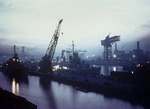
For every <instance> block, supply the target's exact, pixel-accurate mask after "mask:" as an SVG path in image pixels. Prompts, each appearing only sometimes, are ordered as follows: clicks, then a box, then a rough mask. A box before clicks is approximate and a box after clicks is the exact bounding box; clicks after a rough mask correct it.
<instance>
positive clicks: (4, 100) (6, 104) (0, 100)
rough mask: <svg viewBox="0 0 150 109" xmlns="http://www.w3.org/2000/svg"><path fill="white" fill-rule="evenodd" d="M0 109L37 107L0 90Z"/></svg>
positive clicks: (29, 108)
mask: <svg viewBox="0 0 150 109" xmlns="http://www.w3.org/2000/svg"><path fill="white" fill-rule="evenodd" d="M0 109H37V106H36V105H34V104H32V103H31V102H29V101H27V100H26V99H25V98H23V97H20V96H16V95H15V94H13V93H10V92H8V91H6V90H3V89H2V88H0Z"/></svg>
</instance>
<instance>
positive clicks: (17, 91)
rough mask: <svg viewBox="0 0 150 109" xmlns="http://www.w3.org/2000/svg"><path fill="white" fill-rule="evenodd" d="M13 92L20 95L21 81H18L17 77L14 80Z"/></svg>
mask: <svg viewBox="0 0 150 109" xmlns="http://www.w3.org/2000/svg"><path fill="white" fill-rule="evenodd" d="M12 93H14V94H16V95H19V83H16V81H15V78H13V81H12Z"/></svg>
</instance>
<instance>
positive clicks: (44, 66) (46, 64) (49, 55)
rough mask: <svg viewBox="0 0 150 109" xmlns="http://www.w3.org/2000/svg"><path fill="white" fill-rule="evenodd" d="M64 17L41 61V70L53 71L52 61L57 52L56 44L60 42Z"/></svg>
mask: <svg viewBox="0 0 150 109" xmlns="http://www.w3.org/2000/svg"><path fill="white" fill-rule="evenodd" d="M62 21H63V19H61V20H60V21H59V23H58V25H57V27H56V29H55V32H54V34H53V37H52V39H51V41H50V43H49V46H48V48H47V50H46V53H45V55H44V56H43V57H42V59H41V61H40V62H39V65H40V72H43V73H47V72H52V68H51V62H52V59H53V56H54V53H55V49H56V45H57V42H58V38H59V35H60V26H61V22H62Z"/></svg>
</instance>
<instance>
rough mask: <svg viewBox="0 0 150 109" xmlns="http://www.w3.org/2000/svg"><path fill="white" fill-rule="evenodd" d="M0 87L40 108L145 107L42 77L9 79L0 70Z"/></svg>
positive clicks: (128, 108)
mask: <svg viewBox="0 0 150 109" xmlns="http://www.w3.org/2000/svg"><path fill="white" fill-rule="evenodd" d="M0 81H1V82H0V87H2V88H3V89H5V90H8V91H9V92H12V93H14V94H16V95H20V96H22V97H25V98H26V99H27V100H29V101H31V102H32V103H34V104H36V105H37V106H38V109H144V107H142V106H140V105H132V104H131V103H130V102H127V101H123V100H120V99H117V98H110V97H106V96H104V95H102V94H97V93H94V92H88V93H85V92H81V91H78V90H76V89H75V88H73V87H72V86H68V85H65V84H61V83H58V82H54V81H48V82H44V83H43V82H42V80H41V79H40V77H37V76H28V80H27V81H19V82H17V80H16V79H15V78H13V79H9V78H8V77H7V76H6V75H4V74H3V73H2V72H0Z"/></svg>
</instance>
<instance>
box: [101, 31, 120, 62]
mask: <svg viewBox="0 0 150 109" xmlns="http://www.w3.org/2000/svg"><path fill="white" fill-rule="evenodd" d="M109 35H110V34H109ZM109 35H108V36H107V37H106V38H105V40H102V41H101V45H103V46H104V59H105V60H110V59H111V58H112V44H113V43H115V42H117V41H120V36H113V37H109Z"/></svg>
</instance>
